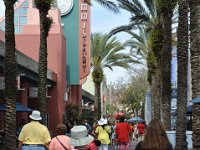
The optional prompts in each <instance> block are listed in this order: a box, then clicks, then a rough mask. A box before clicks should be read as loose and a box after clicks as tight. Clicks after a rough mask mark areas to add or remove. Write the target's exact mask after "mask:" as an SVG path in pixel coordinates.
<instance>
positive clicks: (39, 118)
mask: <svg viewBox="0 0 200 150" xmlns="http://www.w3.org/2000/svg"><path fill="white" fill-rule="evenodd" d="M29 118H31V119H33V120H37V121H38V120H42V118H41V117H38V118H35V117H33V116H32V115H30V116H29Z"/></svg>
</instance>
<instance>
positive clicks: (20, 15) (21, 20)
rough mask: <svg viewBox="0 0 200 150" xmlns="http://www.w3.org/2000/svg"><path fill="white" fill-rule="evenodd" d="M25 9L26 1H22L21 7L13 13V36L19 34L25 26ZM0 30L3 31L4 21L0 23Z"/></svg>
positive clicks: (26, 6) (26, 7)
mask: <svg viewBox="0 0 200 150" xmlns="http://www.w3.org/2000/svg"><path fill="white" fill-rule="evenodd" d="M27 9H28V0H26V1H24V3H22V4H21V6H20V7H19V8H17V9H15V12H14V24H15V34H21V33H22V32H23V31H22V26H23V25H25V24H27ZM0 29H1V30H3V31H5V20H3V21H2V22H0Z"/></svg>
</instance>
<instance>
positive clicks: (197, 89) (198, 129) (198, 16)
mask: <svg viewBox="0 0 200 150" xmlns="http://www.w3.org/2000/svg"><path fill="white" fill-rule="evenodd" d="M189 6H190V53H191V59H190V60H191V76H192V98H196V97H198V96H200V94H199V93H200V84H199V83H200V73H199V72H200V59H199V56H200V51H199V50H200V36H199V33H200V27H199V25H200V9H199V8H200V1H199V0H190V1H189ZM192 110H193V119H192V129H193V136H192V137H193V150H199V149H200V138H199V137H200V121H199V120H200V115H199V114H200V104H193V106H192Z"/></svg>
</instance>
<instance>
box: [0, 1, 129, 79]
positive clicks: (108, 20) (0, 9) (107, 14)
mask: <svg viewBox="0 0 200 150" xmlns="http://www.w3.org/2000/svg"><path fill="white" fill-rule="evenodd" d="M112 1H116V0H112ZM3 4H4V2H3V0H0V17H1V16H3V14H4V11H5V9H4V6H3ZM129 18H130V14H129V13H127V12H125V11H121V12H120V13H119V14H114V13H113V12H112V11H109V10H107V9H106V8H104V7H102V6H101V5H99V4H98V3H96V2H95V1H93V3H92V6H91V32H103V33H109V31H110V30H111V29H113V28H115V27H118V26H120V25H124V24H128V23H129ZM116 36H117V39H118V40H120V41H121V42H124V41H126V40H127V39H129V35H128V34H126V33H120V34H117V35H116ZM127 74H128V73H127V71H126V70H125V69H121V68H119V67H114V68H113V71H110V70H109V69H105V75H106V78H107V83H111V82H112V83H114V82H117V81H118V80H119V79H120V78H125V79H127Z"/></svg>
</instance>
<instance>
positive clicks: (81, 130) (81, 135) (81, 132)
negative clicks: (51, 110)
mask: <svg viewBox="0 0 200 150" xmlns="http://www.w3.org/2000/svg"><path fill="white" fill-rule="evenodd" d="M93 139H94V137H92V136H91V135H89V134H88V130H87V128H86V126H82V125H80V126H74V127H73V128H72V129H71V141H70V143H71V145H73V146H75V147H79V146H84V145H87V144H89V143H90V142H92V141H93Z"/></svg>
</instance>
